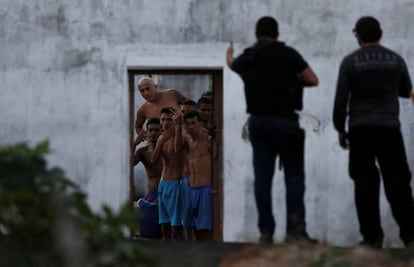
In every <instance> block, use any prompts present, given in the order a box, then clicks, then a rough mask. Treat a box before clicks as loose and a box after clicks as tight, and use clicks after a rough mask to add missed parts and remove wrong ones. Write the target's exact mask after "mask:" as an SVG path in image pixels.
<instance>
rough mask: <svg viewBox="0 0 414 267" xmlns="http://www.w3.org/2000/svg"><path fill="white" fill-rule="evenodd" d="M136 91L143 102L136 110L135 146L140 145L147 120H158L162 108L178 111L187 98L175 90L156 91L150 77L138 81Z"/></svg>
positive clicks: (155, 86)
mask: <svg viewBox="0 0 414 267" xmlns="http://www.w3.org/2000/svg"><path fill="white" fill-rule="evenodd" d="M138 91H139V92H140V94H141V96H142V97H143V98H144V99H145V102H144V103H143V104H142V105H141V106H140V107H139V108H138V111H137V117H136V121H135V131H136V132H137V134H138V137H137V138H136V139H135V145H138V144H139V143H141V142H142V141H143V140H142V135H140V133H141V132H142V131H143V129H142V128H143V125H144V123H145V120H146V119H148V118H159V117H160V112H161V109H162V108H163V107H173V108H174V109H175V110H178V108H179V105H180V103H182V102H184V101H186V100H187V99H188V97H186V96H184V95H183V94H181V93H180V92H179V91H177V90H175V89H167V90H162V91H158V90H157V85H156V84H155V82H154V80H153V79H151V78H150V77H143V78H141V79H140V80H139V81H138Z"/></svg>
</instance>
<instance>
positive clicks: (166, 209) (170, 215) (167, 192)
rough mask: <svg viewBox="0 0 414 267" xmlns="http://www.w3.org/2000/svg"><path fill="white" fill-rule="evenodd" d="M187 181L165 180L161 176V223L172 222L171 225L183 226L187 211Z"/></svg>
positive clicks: (159, 194)
mask: <svg viewBox="0 0 414 267" xmlns="http://www.w3.org/2000/svg"><path fill="white" fill-rule="evenodd" d="M186 188H188V184H187V183H182V180H175V181H165V180H163V179H162V178H161V181H160V183H159V184H158V214H159V221H158V222H159V223H160V224H161V223H170V224H171V226H183V217H184V213H185V208H186V204H185V200H186V193H185V192H186Z"/></svg>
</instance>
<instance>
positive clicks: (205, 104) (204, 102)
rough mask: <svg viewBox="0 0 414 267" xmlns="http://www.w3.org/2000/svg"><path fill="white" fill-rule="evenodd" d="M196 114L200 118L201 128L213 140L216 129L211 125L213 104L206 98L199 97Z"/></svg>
mask: <svg viewBox="0 0 414 267" xmlns="http://www.w3.org/2000/svg"><path fill="white" fill-rule="evenodd" d="M197 107H198V112H199V113H200V116H201V126H203V127H204V128H205V129H206V130H207V132H208V135H209V136H210V137H211V138H213V139H214V135H215V133H216V127H215V126H214V123H213V103H212V102H211V99H210V98H208V97H201V98H199V99H198V101H197Z"/></svg>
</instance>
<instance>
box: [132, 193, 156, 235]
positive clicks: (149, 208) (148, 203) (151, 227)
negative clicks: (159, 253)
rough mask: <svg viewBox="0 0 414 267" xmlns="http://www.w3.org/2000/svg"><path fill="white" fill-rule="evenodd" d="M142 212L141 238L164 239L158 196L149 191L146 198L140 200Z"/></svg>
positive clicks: (140, 223) (140, 222) (140, 220)
mask: <svg viewBox="0 0 414 267" xmlns="http://www.w3.org/2000/svg"><path fill="white" fill-rule="evenodd" d="M138 206H139V209H140V212H141V217H140V219H139V222H138V224H139V236H140V237H143V238H151V239H152V238H153V239H158V238H161V237H162V233H161V227H160V225H159V224H158V194H157V193H155V192H151V191H149V192H148V194H147V195H146V196H144V197H143V198H140V199H139V200H138Z"/></svg>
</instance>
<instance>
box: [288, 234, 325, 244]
mask: <svg viewBox="0 0 414 267" xmlns="http://www.w3.org/2000/svg"><path fill="white" fill-rule="evenodd" d="M300 240H305V241H307V242H309V243H312V244H316V243H318V240H317V239H314V238H310V237H309V235H308V234H307V233H304V234H287V235H286V237H285V242H286V243H291V242H297V241H300Z"/></svg>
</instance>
